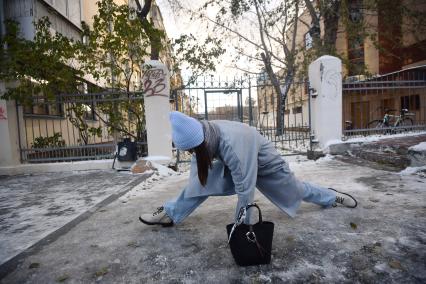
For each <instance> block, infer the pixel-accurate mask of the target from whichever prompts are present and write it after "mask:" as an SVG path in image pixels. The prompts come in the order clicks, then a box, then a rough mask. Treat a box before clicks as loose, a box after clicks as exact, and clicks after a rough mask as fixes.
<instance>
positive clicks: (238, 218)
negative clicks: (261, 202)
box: [228, 203, 262, 244]
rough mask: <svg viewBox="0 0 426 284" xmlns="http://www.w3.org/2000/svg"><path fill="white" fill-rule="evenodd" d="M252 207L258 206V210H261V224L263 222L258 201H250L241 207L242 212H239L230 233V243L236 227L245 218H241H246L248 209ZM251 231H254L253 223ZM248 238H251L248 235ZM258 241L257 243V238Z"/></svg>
mask: <svg viewBox="0 0 426 284" xmlns="http://www.w3.org/2000/svg"><path fill="white" fill-rule="evenodd" d="M251 207H256V208H257V210H258V211H259V223H261V224H262V212H261V211H260V208H259V206H258V205H257V204H256V203H250V204H247V205H246V206H245V207H241V208H240V212H238V217H237V221H236V222H235V223H234V226H232V229H231V232H230V233H229V237H228V244H229V242H230V241H231V237H232V234H233V233H234V230H235V228H236V227H237V226H239V225H240V224H241V223H242V222H243V220H241V219H242V218H243V217H244V219H245V217H246V212H247V209H249V208H251ZM250 232H252V233H253V226H252V225H250ZM253 234H254V233H253ZM254 236H255V237H256V235H254ZM247 239H249V240H250V238H249V236H247ZM256 243H257V240H256Z"/></svg>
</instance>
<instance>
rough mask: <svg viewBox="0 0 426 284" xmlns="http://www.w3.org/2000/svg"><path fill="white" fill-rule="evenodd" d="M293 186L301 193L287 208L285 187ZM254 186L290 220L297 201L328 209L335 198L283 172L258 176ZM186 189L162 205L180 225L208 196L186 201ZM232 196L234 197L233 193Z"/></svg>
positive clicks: (321, 189)
mask: <svg viewBox="0 0 426 284" xmlns="http://www.w3.org/2000/svg"><path fill="white" fill-rule="evenodd" d="M295 186H297V187H299V188H300V190H301V195H300V199H299V200H292V202H291V205H290V206H289V200H288V196H286V189H287V188H288V187H295ZM256 187H257V188H258V189H259V191H260V192H261V193H262V194H263V195H265V196H266V197H267V198H268V199H269V200H270V201H271V202H272V203H274V204H275V205H276V206H277V207H278V208H280V209H281V210H283V211H284V212H285V213H287V214H289V215H290V216H291V217H293V216H294V215H295V214H296V210H297V208H298V207H299V206H300V202H301V201H302V200H303V201H306V202H311V203H314V204H318V205H321V206H323V207H326V208H327V207H330V206H332V205H333V204H334V202H335V199H336V193H335V191H333V190H330V189H328V188H325V187H320V186H317V185H313V184H310V183H307V182H301V181H299V180H297V179H296V178H295V177H294V175H293V174H291V175H290V176H289V175H288V173H286V172H285V171H277V172H276V173H273V174H270V175H267V176H258V178H257V183H256ZM185 190H186V189H184V190H183V191H182V192H181V194H180V195H179V196H178V197H177V198H175V199H173V200H170V201H167V202H166V203H165V204H164V209H165V211H166V213H167V215H168V216H169V217H170V218H171V219H172V220H173V222H174V223H175V224H179V223H180V222H182V221H183V220H184V219H185V218H186V217H188V216H189V215H190V214H191V213H192V212H193V211H194V210H195V209H196V208H197V207H198V206H199V205H200V204H201V203H203V202H204V201H205V200H206V199H207V198H208V196H198V197H191V198H186V197H185ZM233 194H235V192H234V193H233ZM224 195H225V194H224ZM224 195H222V196H224ZM226 195H230V194H226ZM231 195H232V194H231Z"/></svg>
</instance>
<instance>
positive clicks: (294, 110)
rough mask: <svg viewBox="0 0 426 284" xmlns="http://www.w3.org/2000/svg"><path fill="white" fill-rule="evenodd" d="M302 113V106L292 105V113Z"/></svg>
mask: <svg viewBox="0 0 426 284" xmlns="http://www.w3.org/2000/svg"><path fill="white" fill-rule="evenodd" d="M297 113H302V107H301V106H300V107H294V108H293V114H297Z"/></svg>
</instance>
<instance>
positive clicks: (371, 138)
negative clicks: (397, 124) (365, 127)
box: [343, 131, 426, 143]
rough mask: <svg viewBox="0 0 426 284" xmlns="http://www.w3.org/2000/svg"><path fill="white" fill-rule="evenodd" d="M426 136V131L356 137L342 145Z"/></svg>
mask: <svg viewBox="0 0 426 284" xmlns="http://www.w3.org/2000/svg"><path fill="white" fill-rule="evenodd" d="M422 134H426V131H422V132H415V133H399V134H392V135H384V134H379V135H369V136H365V137H356V138H349V139H348V140H346V141H344V142H343V143H354V142H376V141H379V140H382V139H388V138H397V137H406V136H418V135H422Z"/></svg>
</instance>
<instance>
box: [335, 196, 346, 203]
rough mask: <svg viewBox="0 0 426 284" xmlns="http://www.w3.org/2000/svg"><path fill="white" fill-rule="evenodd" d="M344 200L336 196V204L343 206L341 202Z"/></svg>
mask: <svg viewBox="0 0 426 284" xmlns="http://www.w3.org/2000/svg"><path fill="white" fill-rule="evenodd" d="M344 200H345V198H344V197H341V196H336V203H340V204H343V201H344Z"/></svg>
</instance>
